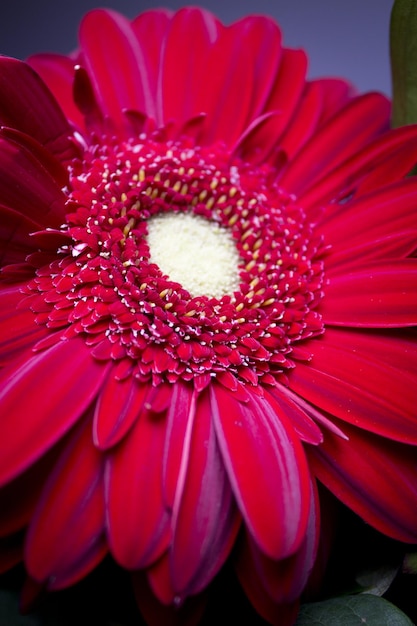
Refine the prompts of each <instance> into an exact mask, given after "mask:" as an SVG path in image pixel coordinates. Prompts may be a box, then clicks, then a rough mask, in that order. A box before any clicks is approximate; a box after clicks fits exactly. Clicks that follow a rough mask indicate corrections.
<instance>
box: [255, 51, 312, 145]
mask: <svg viewBox="0 0 417 626" xmlns="http://www.w3.org/2000/svg"><path fill="white" fill-rule="evenodd" d="M306 70H307V57H306V55H305V53H304V52H303V51H302V50H287V49H283V50H282V52H281V63H280V66H279V70H278V74H277V78H276V81H275V84H274V86H273V87H272V91H271V94H270V97H269V99H268V101H267V103H266V105H265V107H264V112H271V113H274V114H276V115H274V116H273V117H272V118H271V121H270V123H269V124H265V125H263V126H262V128H260V129H259V132H258V133H257V140H258V143H259V146H260V147H261V150H262V153H264V154H270V153H271V152H272V151H273V149H274V147H276V146H278V145H279V146H280V140H281V135H282V134H283V133H284V131H286V129H287V128H290V129H292V127H293V125H294V133H295V134H297V129H296V127H297V126H298V123H299V119H298V116H297V115H295V116H294V112H295V111H296V109H297V106H298V103H299V102H302V100H301V96H302V93H303V90H304V87H305V75H306ZM306 115H308V112H307V111H306ZM293 116H294V117H293ZM312 118H313V119H314V118H315V113H314V110H313V112H312ZM290 120H291V126H289V125H290ZM301 126H302V127H303V128H304V126H305V122H304V119H302V120H301ZM287 147H289V144H288V142H287Z"/></svg>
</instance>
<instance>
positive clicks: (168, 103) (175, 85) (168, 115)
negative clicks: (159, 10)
mask: <svg viewBox="0 0 417 626" xmlns="http://www.w3.org/2000/svg"><path fill="white" fill-rule="evenodd" d="M220 28H222V27H221V24H220V23H219V21H218V20H217V19H216V18H215V17H214V16H213V15H212V14H211V13H209V12H208V11H204V10H203V9H200V8H192V7H191V8H184V9H181V10H180V11H178V12H177V13H175V14H174V16H173V18H172V20H171V22H170V27H169V31H168V33H167V37H166V41H165V46H164V48H163V55H164V56H163V60H162V66H161V78H160V80H161V89H162V102H161V103H160V107H161V109H162V112H163V120H164V121H165V122H169V121H171V120H175V121H178V122H180V123H181V122H184V121H186V120H188V119H189V118H192V117H193V116H195V115H196V114H199V113H201V110H199V109H196V108H195V106H194V104H195V103H194V100H195V94H194V93H193V90H194V89H195V86H196V85H197V84H199V83H200V82H201V79H202V67H203V66H204V63H205V62H206V60H207V56H208V54H209V51H210V48H211V46H212V44H213V42H214V41H215V40H216V38H217V36H218V32H219V30H220ZM190 35H191V38H192V40H191V42H190ZM190 43H192V47H193V50H192V53H191V54H190ZM202 110H204V109H202Z"/></svg>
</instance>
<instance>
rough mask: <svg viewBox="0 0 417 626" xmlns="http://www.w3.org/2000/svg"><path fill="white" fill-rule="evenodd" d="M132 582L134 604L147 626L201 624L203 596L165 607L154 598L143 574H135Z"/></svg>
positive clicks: (204, 600) (193, 625)
mask: <svg viewBox="0 0 417 626" xmlns="http://www.w3.org/2000/svg"><path fill="white" fill-rule="evenodd" d="M132 581H133V590H134V592H135V598H136V602H137V604H138V606H139V609H140V611H141V613H142V615H143V617H144V618H145V620H146V623H147V624H148V626H162V625H163V626H197V625H198V624H200V623H201V618H202V616H203V612H204V608H205V604H206V597H205V596H195V597H193V598H189V599H188V600H186V602H185V603H184V604H183V605H181V606H178V607H175V606H165V605H163V604H161V603H160V602H158V600H157V599H156V598H155V596H154V594H153V593H152V590H151V589H150V587H149V583H148V582H147V580H146V576H145V574H143V573H142V572H137V573H136V572H135V574H134V575H133V576H132Z"/></svg>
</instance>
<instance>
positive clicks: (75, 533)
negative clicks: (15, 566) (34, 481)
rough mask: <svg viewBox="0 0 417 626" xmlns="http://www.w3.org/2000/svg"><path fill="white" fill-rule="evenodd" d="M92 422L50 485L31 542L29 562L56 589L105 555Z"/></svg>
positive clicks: (81, 430) (73, 442) (77, 436)
mask: <svg viewBox="0 0 417 626" xmlns="http://www.w3.org/2000/svg"><path fill="white" fill-rule="evenodd" d="M90 429H91V425H90V422H89V421H87V423H86V424H85V425H83V426H82V428H78V429H77V430H76V431H75V433H74V435H73V436H72V438H71V440H70V442H69V443H68V447H67V450H66V451H65V453H64V455H63V456H62V457H61V460H60V461H59V463H58V465H57V467H56V468H55V470H54V471H53V474H52V475H51V477H50V479H49V481H48V482H47V484H46V486H45V490H44V493H43V496H42V498H41V500H40V502H39V505H38V507H37V510H36V512H35V515H34V517H33V520H32V522H31V524H30V527H29V530H28V535H27V543H26V566H27V569H28V571H29V573H30V575H31V576H32V577H33V578H34V579H35V580H38V581H40V582H42V581H48V582H49V587H50V588H51V589H59V588H63V587H66V586H68V585H70V584H73V583H75V582H76V581H77V580H79V579H80V578H82V577H84V576H85V575H86V574H87V573H88V572H89V571H91V570H92V569H93V568H94V567H95V566H96V565H97V564H98V563H99V562H100V561H101V560H102V558H103V557H104V555H105V552H106V546H105V541H104V497H103V476H102V475H103V463H102V456H101V454H100V453H99V452H98V451H97V450H96V449H95V448H94V446H93V443H92V441H91V430H90Z"/></svg>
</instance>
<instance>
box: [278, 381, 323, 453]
mask: <svg viewBox="0 0 417 626" xmlns="http://www.w3.org/2000/svg"><path fill="white" fill-rule="evenodd" d="M269 393H270V394H271V396H272V397H273V398H274V400H275V402H276V404H277V410H279V414H281V412H282V413H284V414H285V416H286V418H287V419H289V421H290V422H291V425H292V427H293V428H294V430H295V432H296V433H297V435H298V436H299V437H300V439H301V440H302V441H305V442H306V443H309V444H312V445H317V444H319V443H321V442H322V441H323V434H322V432H321V430H320V428H319V427H318V426H317V424H316V423H315V422H314V420H312V419H311V417H310V416H309V415H308V414H307V413H306V412H305V411H303V409H302V408H301V407H300V406H299V405H298V404H297V403H296V402H295V401H294V400H293V399H292V398H290V396H289V395H288V394H285V393H281V392H280V388H279V387H278V388H277V389H276V390H275V389H272V390H271V391H270V392H269Z"/></svg>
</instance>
